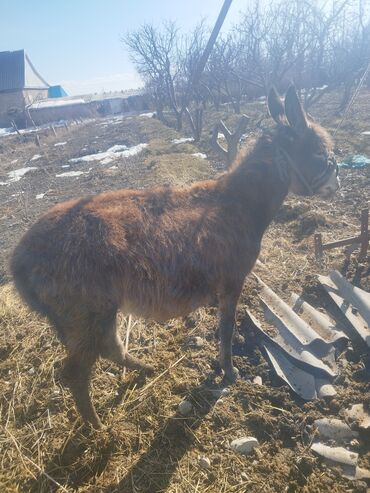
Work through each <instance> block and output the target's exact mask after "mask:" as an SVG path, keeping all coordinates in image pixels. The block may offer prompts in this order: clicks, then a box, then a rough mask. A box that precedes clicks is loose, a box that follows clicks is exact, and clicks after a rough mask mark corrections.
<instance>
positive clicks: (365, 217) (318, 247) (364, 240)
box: [314, 209, 370, 261]
mask: <svg viewBox="0 0 370 493" xmlns="http://www.w3.org/2000/svg"><path fill="white" fill-rule="evenodd" d="M369 242H370V235H369V209H363V210H362V211H361V232H360V235H359V236H353V237H352V238H344V239H343V240H338V241H331V242H330V243H323V242H322V235H321V233H317V234H315V236H314V245H315V257H316V260H317V261H321V260H322V256H323V252H324V250H330V249H331V248H337V247H341V246H347V245H356V244H359V245H360V255H359V260H363V259H364V258H366V255H367V250H368V247H369Z"/></svg>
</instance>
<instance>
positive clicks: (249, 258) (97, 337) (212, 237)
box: [11, 107, 328, 427]
mask: <svg viewBox="0 0 370 493" xmlns="http://www.w3.org/2000/svg"><path fill="white" fill-rule="evenodd" d="M299 108H300V107H299ZM280 110H281V108H280ZM270 111H271V107H270ZM297 111H298V110H297ZM287 131H288V134H289V135H288V136H287ZM306 133H307V134H306V137H304V136H303V135H301V134H300V133H299V132H295V131H294V129H293V128H292V127H288V126H287V125H284V126H283V125H280V126H279V127H278V129H277V130H276V132H275V133H273V134H271V135H264V136H262V137H261V138H260V139H259V140H258V141H257V142H256V143H255V144H254V145H253V146H252V147H251V148H250V149H249V150H248V151H247V153H245V154H243V155H242V156H241V157H239V159H238V160H237V162H236V163H235V164H234V165H233V167H232V168H231V169H230V171H229V172H228V173H226V174H224V175H222V176H221V177H219V178H218V179H216V180H210V181H204V182H199V183H195V184H193V185H192V186H190V187H188V188H157V189H152V190H143V191H138V190H120V191H116V192H108V193H103V194H100V195H97V196H93V197H88V198H84V199H82V200H72V201H69V202H65V203H62V204H60V205H57V206H56V207H54V208H53V209H51V210H50V211H49V212H48V213H47V214H46V215H45V216H43V217H42V218H41V219H40V220H39V221H38V222H37V223H36V224H35V225H34V226H32V227H31V229H30V230H29V231H28V232H27V233H26V234H25V235H24V237H23V238H22V240H21V241H20V243H19V245H18V246H17V247H16V249H15V251H14V254H13V258H12V262H11V269H12V272H13V276H14V280H15V283H16V287H17V289H18V290H19V292H20V294H21V295H22V297H23V298H24V299H25V301H26V302H27V303H28V304H29V305H30V306H31V308H33V309H34V310H36V311H38V312H40V313H42V314H44V315H46V316H48V317H49V319H50V320H51V321H52V322H53V324H54V325H55V327H56V328H57V330H58V333H59V336H60V338H61V340H62V341H63V343H64V344H65V345H66V348H67V353H68V356H67V359H66V363H65V367H64V377H65V379H66V382H67V383H68V384H69V386H70V387H71V390H72V393H73V395H74V398H75V400H76V404H77V407H78V409H79V411H80V413H81V414H82V416H83V418H84V420H86V421H88V422H90V423H92V424H93V425H94V426H95V427H99V426H100V421H99V418H98V417H97V415H96V413H95V410H94V407H93V405H92V403H91V399H90V396H89V389H88V383H89V378H90V373H91V368H92V366H93V364H94V362H95V361H96V359H97V357H99V356H102V357H105V358H108V359H110V360H112V361H114V362H116V363H118V364H120V365H125V366H128V367H132V368H144V369H146V370H148V371H149V370H150V368H149V367H147V366H146V365H143V364H142V363H140V362H139V361H138V360H136V359H134V358H133V357H131V356H130V355H128V354H127V353H125V351H124V349H123V345H122V342H121V341H120V339H119V337H118V335H117V333H116V324H115V322H116V313H117V310H118V309H121V310H123V311H124V312H125V313H132V314H135V315H138V316H142V317H145V318H153V319H155V320H158V321H164V320H167V319H169V318H174V317H179V316H183V315H186V314H188V313H189V312H191V311H193V310H195V309H196V308H198V307H200V306H204V305H207V304H208V303H209V302H210V301H212V300H214V299H215V298H217V299H218V302H219V309H220V338H221V348H220V362H221V366H222V368H223V370H224V372H225V376H226V377H227V378H228V379H229V380H233V379H234V378H235V375H236V370H235V368H233V366H232V359H231V338H232V332H233V327H234V321H235V309H236V305H237V301H238V298H239V295H240V292H241V289H242V286H243V282H244V279H245V276H246V275H247V274H248V273H249V272H250V270H251V269H252V268H253V265H254V263H255V261H256V259H257V257H258V254H259V250H260V244H261V239H262V236H263V233H264V231H265V230H266V228H267V226H268V225H269V223H270V222H271V220H272V218H273V217H274V214H275V213H276V212H277V210H278V209H279V207H280V205H281V204H282V202H283V200H284V198H285V197H286V195H287V193H288V189H289V187H290V185H291V184H292V181H293V180H294V178H293V177H292V176H291V173H290V172H289V169H288V167H287V166H286V167H285V169H284V171H285V174H286V178H285V179H282V176H281V169H280V170H279V169H278V168H277V166H276V165H275V161H274V156H275V151H276V147H277V145H280V146H281V145H284V146H285V147H286V148H287V149H288V150H290V152H291V153H292V155H294V156H295V153H299V152H300V155H301V156H304V158H303V161H304V163H306V161H307V160H308V161H309V160H310V157H311V160H312V156H313V155H315V154H317V153H318V152H322V150H323V149H326V147H327V145H328V141H327V140H326V136H325V135H324V134H323V132H322V130H320V129H318V127H311V128H310V129H308V128H307V129H306ZM292 136H294V139H293V141H292V138H291V137H292ZM289 146H290V147H289ZM300 161H302V158H301V159H300ZM302 166H303V165H302ZM312 166H313V165H312V164H311V165H310V166H308V165H307V164H305V165H304V166H303V167H302V170H303V172H305V174H306V177H307V178H308V179H310V176H311V175H312V174H314V173H313V171H312ZM304 168H306V171H304ZM296 187H299V184H296ZM298 192H299V190H298Z"/></svg>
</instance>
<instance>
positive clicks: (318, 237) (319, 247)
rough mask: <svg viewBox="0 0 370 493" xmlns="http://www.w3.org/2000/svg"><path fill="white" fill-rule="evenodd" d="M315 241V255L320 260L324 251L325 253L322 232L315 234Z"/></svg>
mask: <svg viewBox="0 0 370 493" xmlns="http://www.w3.org/2000/svg"><path fill="white" fill-rule="evenodd" d="M314 242H315V257H316V260H317V261H318V262H319V261H321V259H322V253H323V249H322V236H321V233H317V234H315V236H314Z"/></svg>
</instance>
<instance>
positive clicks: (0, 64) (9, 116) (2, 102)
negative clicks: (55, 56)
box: [0, 50, 49, 127]
mask: <svg viewBox="0 0 370 493" xmlns="http://www.w3.org/2000/svg"><path fill="white" fill-rule="evenodd" d="M48 89H49V84H48V83H47V82H46V81H45V80H44V79H43V78H42V77H41V75H40V74H39V73H38V72H37V70H36V69H35V67H34V66H33V65H32V63H31V61H30V59H29V58H28V56H27V54H26V53H25V51H24V50H18V51H3V52H0V127H9V126H10V125H11V122H12V120H13V121H15V122H16V124H17V125H19V126H24V124H25V122H26V114H25V113H26V112H25V110H26V108H27V107H28V105H30V104H32V103H33V102H35V101H39V100H41V99H46V98H47V97H48Z"/></svg>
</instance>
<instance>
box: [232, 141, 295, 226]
mask: <svg viewBox="0 0 370 493" xmlns="http://www.w3.org/2000/svg"><path fill="white" fill-rule="evenodd" d="M276 150H277V144H276V137H275V136H273V135H268V134H266V135H263V136H262V137H260V138H259V139H258V140H257V141H256V142H255V144H254V145H252V146H251V147H250V149H249V150H247V151H246V153H245V154H244V155H243V154H242V155H241V156H240V157H239V159H237V161H236V163H235V164H234V165H233V167H232V168H231V169H230V171H229V172H228V173H227V174H226V175H224V177H223V181H224V185H225V187H226V191H227V194H228V195H229V196H230V197H232V198H233V202H234V204H235V203H236V202H237V203H238V204H239V207H238V210H239V214H240V221H241V222H246V223H247V224H248V227H250V225H251V223H252V224H253V226H254V228H255V231H256V233H257V235H258V236H262V235H263V233H264V232H265V230H266V228H267V227H268V225H269V224H270V222H271V221H272V219H273V218H274V216H275V214H276V213H277V211H278V209H279V208H280V206H281V204H282V203H283V201H284V199H285V197H286V196H287V194H288V191H289V178H288V177H285V178H284V177H283V176H282V173H281V171H282V170H281V169H280V170H279V168H278V165H277V163H276ZM234 199H235V200H234Z"/></svg>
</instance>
